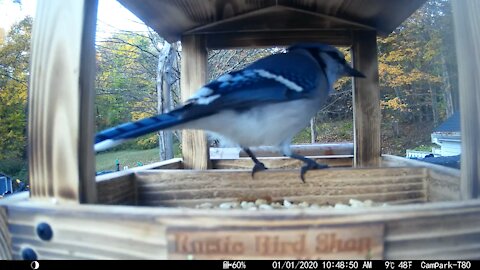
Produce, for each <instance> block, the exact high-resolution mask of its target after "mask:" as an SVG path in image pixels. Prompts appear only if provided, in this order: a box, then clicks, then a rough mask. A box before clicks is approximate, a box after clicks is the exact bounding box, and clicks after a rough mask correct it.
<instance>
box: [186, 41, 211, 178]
mask: <svg viewBox="0 0 480 270" xmlns="http://www.w3.org/2000/svg"><path fill="white" fill-rule="evenodd" d="M180 79H181V90H182V99H183V100H184V101H185V100H187V99H188V98H189V97H190V96H191V95H192V94H193V93H195V92H196V91H197V90H198V89H199V88H200V87H202V86H203V85H204V84H205V82H206V80H207V49H206V47H205V40H204V38H203V37H201V36H196V35H188V36H183V37H182V67H181V76H180ZM208 150H209V149H208V142H207V137H206V135H205V132H204V131H200V130H185V131H183V134H182V154H183V162H184V167H185V168H186V169H197V170H205V169H208V167H209V154H208Z"/></svg>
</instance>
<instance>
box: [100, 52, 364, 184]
mask: <svg viewBox="0 0 480 270" xmlns="http://www.w3.org/2000/svg"><path fill="white" fill-rule="evenodd" d="M342 76H355V77H364V75H363V74H362V73H360V72H358V71H357V70H355V69H353V68H352V67H350V66H349V65H348V63H347V62H346V61H345V58H344V55H343V54H342V53H341V52H340V51H338V50H337V49H336V48H335V47H332V46H330V45H326V44H298V45H294V46H291V47H289V48H288V49H287V52H286V53H280V54H274V55H270V56H267V57H265V58H262V59H260V60H257V61H256V62H254V63H252V64H250V65H248V66H247V67H245V68H244V69H241V70H238V71H233V72H230V73H227V74H224V75H222V76H220V77H219V78H218V79H216V80H214V81H212V82H210V83H208V84H206V85H205V86H203V87H202V88H200V89H199V90H198V91H197V92H196V93H195V94H194V95H193V96H192V97H190V99H188V100H187V102H186V103H185V104H184V105H183V106H180V107H178V108H176V109H174V110H172V111H170V112H168V113H164V114H161V115H157V116H153V117H150V118H145V119H142V120H139V121H137V122H133V123H126V124H123V125H120V126H117V127H113V128H110V129H107V130H104V131H102V132H100V133H98V134H97V135H96V137H95V151H102V150H106V149H108V148H111V147H113V146H116V145H118V144H120V143H122V142H123V141H125V140H127V139H131V138H135V137H138V136H142V135H145V134H147V133H150V132H154V131H158V130H162V129H202V130H208V131H213V132H217V133H219V134H222V135H223V136H225V137H228V138H230V139H231V140H232V141H234V142H236V143H238V145H239V146H240V147H242V149H243V150H244V151H245V152H246V153H247V154H248V155H249V156H250V158H252V160H253V162H254V163H255V165H254V167H253V169H252V177H253V175H254V174H255V173H256V172H258V171H262V170H265V169H266V167H265V166H264V164H263V163H261V162H260V161H259V160H258V159H257V158H256V157H255V155H254V154H253V153H252V151H251V150H250V147H253V146H261V145H272V146H277V147H278V149H279V150H280V151H281V153H282V154H283V155H284V156H288V157H291V158H294V159H298V160H301V161H303V162H304V163H305V165H304V166H303V167H302V169H301V174H300V177H301V179H302V181H305V178H304V175H305V173H306V172H307V171H308V170H310V169H321V168H326V167H328V166H327V165H324V164H319V163H317V162H315V161H314V160H312V159H309V158H306V157H304V156H301V155H297V154H294V153H292V151H291V150H290V143H291V141H292V138H293V136H294V135H295V134H297V133H298V132H299V131H300V130H301V129H303V128H304V127H305V126H307V124H308V123H309V121H310V119H311V118H312V117H313V116H314V115H315V114H316V113H317V112H318V111H319V110H320V109H321V108H322V106H323V105H324V103H325V101H326V100H327V98H328V94H329V93H330V91H332V89H333V84H334V83H335V81H336V80H337V79H338V78H340V77H342Z"/></svg>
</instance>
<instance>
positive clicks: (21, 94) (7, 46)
mask: <svg viewBox="0 0 480 270" xmlns="http://www.w3.org/2000/svg"><path fill="white" fill-rule="evenodd" d="M31 30H32V18H30V17H26V18H25V19H23V20H22V21H20V22H18V23H17V24H15V25H13V26H12V28H11V29H10V31H9V32H8V34H7V35H6V37H5V39H4V40H3V43H1V44H0V160H4V159H15V158H21V157H24V156H25V147H26V105H27V81H28V67H29V58H30V37H31ZM0 169H2V168H0Z"/></svg>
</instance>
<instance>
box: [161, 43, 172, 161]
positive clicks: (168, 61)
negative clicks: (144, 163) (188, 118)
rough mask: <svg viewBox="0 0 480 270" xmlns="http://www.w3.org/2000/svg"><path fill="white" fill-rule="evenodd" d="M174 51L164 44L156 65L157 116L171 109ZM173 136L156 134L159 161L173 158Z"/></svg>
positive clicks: (164, 133) (164, 132)
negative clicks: (171, 77)
mask: <svg viewBox="0 0 480 270" xmlns="http://www.w3.org/2000/svg"><path fill="white" fill-rule="evenodd" d="M175 55H176V54H175V49H174V48H173V47H172V46H171V45H170V44H169V43H168V42H165V43H164V46H163V49H162V52H161V54H160V55H159V57H158V65H157V98H158V103H157V104H158V105H157V111H158V113H159V114H161V113H164V112H166V111H168V110H170V109H171V106H172V98H171V95H170V85H171V84H170V82H171V81H172V80H171V79H170V78H169V76H172V73H173V71H172V64H173V59H174V57H175ZM172 137H173V135H172V131H163V130H162V131H159V132H158V146H159V156H160V160H167V159H171V158H173V138H172Z"/></svg>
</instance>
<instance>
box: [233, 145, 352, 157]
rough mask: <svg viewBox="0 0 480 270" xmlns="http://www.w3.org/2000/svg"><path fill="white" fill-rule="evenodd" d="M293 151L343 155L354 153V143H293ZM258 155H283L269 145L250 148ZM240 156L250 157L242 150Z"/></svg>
mask: <svg viewBox="0 0 480 270" xmlns="http://www.w3.org/2000/svg"><path fill="white" fill-rule="evenodd" d="M290 149H291V150H292V152H293V153H295V154H299V155H302V156H341V155H353V143H350V142H345V143H316V144H293V145H291V146H290ZM250 150H251V151H252V152H253V153H254V154H255V156H257V157H282V156H283V155H282V154H281V153H279V151H278V149H275V148H273V147H268V146H260V147H256V148H251V149H250ZM240 157H248V155H247V154H246V153H245V152H244V151H243V150H242V151H240Z"/></svg>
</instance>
